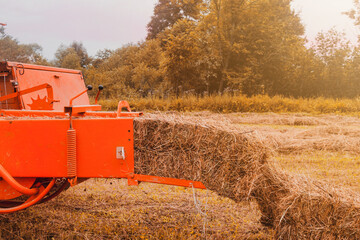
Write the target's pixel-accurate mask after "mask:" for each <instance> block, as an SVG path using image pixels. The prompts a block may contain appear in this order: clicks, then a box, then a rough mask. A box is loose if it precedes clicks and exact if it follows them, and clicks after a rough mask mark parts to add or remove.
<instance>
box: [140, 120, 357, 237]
mask: <svg viewBox="0 0 360 240" xmlns="http://www.w3.org/2000/svg"><path fill="white" fill-rule="evenodd" d="M134 129H135V135H134V139H135V144H134V145H135V172H136V173H138V174H148V175H156V176H162V177H174V178H180V179H189V180H195V181H201V182H203V183H204V184H205V186H206V187H207V188H208V189H209V190H212V191H215V192H217V193H218V194H219V195H221V196H225V197H228V198H230V199H233V200H235V201H236V202H239V201H243V200H246V199H250V198H251V199H255V200H256V201H257V203H258V205H259V209H260V210H261V212H262V217H261V221H262V223H263V224H265V225H267V226H270V227H273V228H274V229H276V237H277V238H279V239H320V238H323V239H335V238H340V239H360V225H359V222H360V211H359V207H358V206H357V204H358V203H359V201H358V199H359V198H355V197H350V198H346V195H344V194H339V193H336V190H333V189H330V188H326V189H325V188H323V187H321V186H320V185H319V184H318V183H316V182H314V181H309V180H306V179H299V178H294V177H289V176H288V175H286V174H284V173H281V172H279V171H278V170H276V169H275V168H274V167H273V166H271V165H270V164H269V162H268V150H267V148H266V147H264V145H263V144H261V142H260V141H259V140H258V139H257V138H256V137H254V136H253V135H252V134H250V135H249V134H243V133H241V132H239V131H238V130H235V129H225V128H224V127H222V126H215V125H213V124H209V123H208V122H206V121H200V122H199V121H198V122H196V123H194V122H192V121H191V120H189V119H186V118H182V117H181V116H178V115H177V116H173V117H169V116H166V117H163V116H153V117H150V118H138V119H136V121H135V124H134ZM329 189H330V190H329ZM352 194H354V193H352Z"/></svg>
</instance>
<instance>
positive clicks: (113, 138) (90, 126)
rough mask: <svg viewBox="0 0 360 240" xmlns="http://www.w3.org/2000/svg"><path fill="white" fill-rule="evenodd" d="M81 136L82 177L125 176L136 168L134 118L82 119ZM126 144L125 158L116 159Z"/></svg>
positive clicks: (76, 124)
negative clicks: (118, 150)
mask: <svg viewBox="0 0 360 240" xmlns="http://www.w3.org/2000/svg"><path fill="white" fill-rule="evenodd" d="M74 129H76V133H77V135H76V137H77V151H78V152H77V154H78V177H125V176H126V173H128V172H134V141H133V119H131V118H119V119H83V120H82V119H80V120H75V121H74ZM116 147H124V148H125V157H126V159H125V160H120V159H116Z"/></svg>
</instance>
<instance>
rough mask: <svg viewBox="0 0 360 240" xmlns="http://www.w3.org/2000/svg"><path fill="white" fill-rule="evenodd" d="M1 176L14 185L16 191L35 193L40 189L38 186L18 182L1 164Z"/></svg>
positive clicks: (28, 193) (27, 193)
mask: <svg viewBox="0 0 360 240" xmlns="http://www.w3.org/2000/svg"><path fill="white" fill-rule="evenodd" d="M0 176H1V177H2V178H3V179H4V180H5V181H6V182H7V183H8V184H9V185H10V186H12V187H13V188H14V189H15V190H16V191H18V192H19V193H22V194H25V195H35V194H37V193H38V192H39V189H37V188H32V189H30V188H27V187H24V186H23V185H21V184H20V183H18V182H17V181H16V180H15V179H14V178H13V177H12V176H11V175H10V174H9V172H8V171H6V169H5V168H4V167H3V166H2V165H1V164H0Z"/></svg>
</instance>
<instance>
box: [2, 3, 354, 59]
mask: <svg viewBox="0 0 360 240" xmlns="http://www.w3.org/2000/svg"><path fill="white" fill-rule="evenodd" d="M156 2H157V0H102V1H99V0H16V1H9V0H0V22H3V23H7V24H8V26H7V28H6V32H7V33H9V34H10V35H12V36H13V37H16V38H17V39H18V40H19V41H20V42H21V43H38V44H40V45H41V46H42V47H43V54H44V56H45V57H46V58H48V59H52V58H53V56H54V53H55V51H56V49H57V48H58V47H59V45H60V44H61V43H63V44H69V43H71V42H72V41H74V40H76V41H81V42H83V44H84V46H85V47H86V49H87V50H88V52H89V54H90V55H94V54H95V53H96V52H97V51H98V50H99V49H104V48H109V49H116V48H119V47H121V46H122V45H123V44H126V43H130V42H137V41H141V40H143V39H144V38H145V36H146V24H147V23H148V22H149V20H150V17H151V15H152V12H153V7H154V5H155V3H156ZM292 5H293V7H294V9H296V11H300V12H301V17H302V19H303V23H304V24H305V27H306V34H307V36H308V38H309V39H310V40H311V39H313V38H314V36H315V35H316V33H317V32H319V31H321V30H328V29H329V28H331V27H332V26H336V28H337V29H339V30H345V31H346V33H347V35H348V37H349V38H351V39H353V40H354V41H355V40H356V36H357V34H358V30H357V29H356V28H355V27H353V26H352V22H351V21H350V20H349V19H348V18H347V17H346V16H344V15H342V14H341V12H343V11H347V10H349V9H351V8H352V6H353V4H352V0H294V1H293V4H292Z"/></svg>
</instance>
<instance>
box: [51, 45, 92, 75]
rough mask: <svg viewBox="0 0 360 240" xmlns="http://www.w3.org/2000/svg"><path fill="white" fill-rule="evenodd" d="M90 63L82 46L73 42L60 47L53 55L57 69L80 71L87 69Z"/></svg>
mask: <svg viewBox="0 0 360 240" xmlns="http://www.w3.org/2000/svg"><path fill="white" fill-rule="evenodd" d="M91 61H92V59H91V58H90V57H89V55H88V54H87V51H86V49H85V47H84V45H83V44H82V43H79V42H75V41H74V42H72V43H71V44H70V45H69V46H65V45H60V47H59V48H58V50H57V51H56V53H55V64H56V65H57V66H58V67H63V68H72V69H79V70H81V69H83V68H87V67H88V65H89V64H90V63H91Z"/></svg>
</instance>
